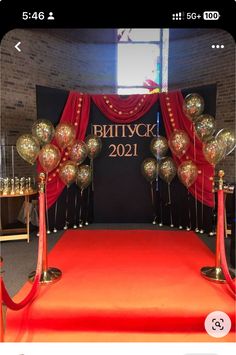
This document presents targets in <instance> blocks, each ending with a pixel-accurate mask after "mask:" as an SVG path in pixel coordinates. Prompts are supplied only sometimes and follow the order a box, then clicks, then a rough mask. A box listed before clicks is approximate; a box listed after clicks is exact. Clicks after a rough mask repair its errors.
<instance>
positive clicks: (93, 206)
mask: <svg viewBox="0 0 236 355" xmlns="http://www.w3.org/2000/svg"><path fill="white" fill-rule="evenodd" d="M190 92H197V93H199V94H200V95H202V97H203V98H204V100H205V111H204V112H206V113H209V114H211V115H213V116H215V106H216V104H215V103H216V86H215V85H208V86H204V87H197V88H191V89H184V90H182V93H183V95H184V96H185V95H186V94H188V93H190ZM68 94H69V92H68V91H65V90H60V89H54V88H48V87H43V86H37V87H36V99H37V117H38V119H39V118H45V119H49V120H50V121H51V122H52V123H53V124H54V125H57V124H58V122H59V120H60V116H61V114H62V112H63V109H64V106H65V103H66V100H67V97H68ZM158 111H159V104H158V103H157V104H155V105H154V106H153V107H152V108H151V110H150V111H149V112H148V113H147V114H146V115H145V116H143V117H142V118H141V119H140V120H138V121H136V122H135V123H137V124H138V123H139V122H142V123H149V124H151V123H156V118H157V112H158ZM94 124H101V125H102V124H112V122H111V121H109V120H108V119H107V118H106V117H104V115H103V114H102V113H101V112H100V110H99V109H98V108H97V107H96V106H95V104H93V103H92V104H91V111H90V121H89V126H88V131H87V134H89V133H91V129H92V125H94ZM159 133H160V134H161V135H163V136H166V133H165V128H164V125H163V121H162V117H161V112H160V127H159ZM120 139H121V138H103V139H102V143H103V148H102V152H101V154H100V155H99V156H98V157H97V158H96V159H95V160H94V192H92V191H91V189H90V196H89V199H90V204H89V206H90V208H89V210H88V209H87V208H86V206H87V197H88V196H87V194H88V189H87V191H86V192H85V195H84V196H83V201H82V203H83V205H82V214H83V218H86V216H85V215H86V214H88V216H89V221H90V222H98V223H100V222H101V223H151V222H152V220H153V208H152V204H151V190H150V184H149V183H147V181H146V180H145V179H144V178H143V176H142V175H141V171H140V166H141V162H142V160H143V159H144V158H146V157H151V156H152V155H151V153H150V150H149V145H150V141H151V139H152V137H149V138H146V137H145V138H140V137H137V136H135V138H129V141H128V142H129V143H132V142H134V141H135V142H137V143H138V150H139V151H138V156H137V157H135V158H133V157H132V158H128V159H127V158H126V157H119V158H113V159H112V158H110V157H108V149H109V145H110V144H111V143H115V144H117V143H118V141H120ZM132 139H133V141H132ZM122 143H123V141H122ZM85 163H87V164H89V161H86V162H85ZM153 187H154V193H155V204H156V206H155V208H156V212H157V221H158V222H160V221H161V220H162V222H163V223H164V224H166V225H169V224H170V208H171V211H172V215H173V223H174V225H175V226H177V227H178V226H179V225H182V226H183V227H186V226H187V225H189V215H190V217H191V227H192V229H194V228H195V227H196V218H195V216H196V209H195V200H194V198H193V197H192V196H191V195H190V200H189V202H188V199H187V190H186V188H185V187H184V186H183V185H182V184H181V183H180V182H179V180H178V178H177V177H175V179H174V180H173V182H172V183H171V199H172V204H171V207H170V206H169V205H168V204H167V201H168V196H167V195H168V191H167V184H166V183H165V182H163V181H162V180H161V179H158V184H157V186H156V184H155V186H153ZM76 194H77V198H78V204H77V208H76V209H75V195H76ZM66 195H67V191H66V189H64V191H63V193H62V194H61V196H60V197H59V199H58V202H57V209H56V203H55V204H54V206H52V207H51V208H50V209H49V225H50V229H51V230H52V229H53V228H54V227H56V228H57V229H62V228H63V226H64V224H65V213H66V209H67V207H66ZM68 201H69V202H68V205H67V206H68V220H69V223H70V226H73V225H74V224H75V221H76V224H77V225H78V215H79V209H80V203H81V199H80V193H79V189H78V187H77V186H76V185H75V184H73V185H72V186H71V187H70V189H69V192H68ZM197 206H198V227H199V228H203V229H204V230H205V231H206V232H209V231H211V230H212V223H213V221H214V217H213V210H212V209H211V208H209V207H207V206H204V209H203V212H204V219H203V223H202V219H201V214H202V207H201V203H200V202H198V203H197ZM161 211H162V213H161ZM55 212H56V213H55Z"/></svg>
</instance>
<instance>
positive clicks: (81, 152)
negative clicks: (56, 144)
mask: <svg viewBox="0 0 236 355" xmlns="http://www.w3.org/2000/svg"><path fill="white" fill-rule="evenodd" d="M68 148H69V157H70V159H71V160H73V161H75V162H76V163H77V164H78V165H79V164H82V163H83V161H84V160H85V159H86V158H87V155H88V149H87V146H86V144H85V143H84V142H82V141H77V142H75V143H74V144H73V145H72V146H70V147H68Z"/></svg>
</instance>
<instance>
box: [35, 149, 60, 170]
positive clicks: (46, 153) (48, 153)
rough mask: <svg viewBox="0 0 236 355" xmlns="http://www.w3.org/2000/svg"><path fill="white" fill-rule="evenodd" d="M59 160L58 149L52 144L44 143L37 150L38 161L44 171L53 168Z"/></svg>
mask: <svg viewBox="0 0 236 355" xmlns="http://www.w3.org/2000/svg"><path fill="white" fill-rule="evenodd" d="M60 160H61V153H60V150H59V149H58V148H57V147H56V146H55V145H54V144H51V143H49V144H45V145H44V146H43V147H42V149H41V150H40V152H39V161H40V164H41V166H42V168H43V170H44V171H45V172H46V173H50V171H52V170H53V169H55V168H56V167H57V165H58V164H59V162H60Z"/></svg>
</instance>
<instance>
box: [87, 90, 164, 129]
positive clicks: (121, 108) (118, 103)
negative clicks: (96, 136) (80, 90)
mask: <svg viewBox="0 0 236 355" xmlns="http://www.w3.org/2000/svg"><path fill="white" fill-rule="evenodd" d="M92 100H93V101H94V103H95V104H96V106H97V107H98V108H99V110H100V111H101V112H102V113H103V114H104V115H105V116H106V117H107V118H109V119H110V120H111V121H112V122H114V123H130V122H133V121H136V120H138V119H139V118H140V117H142V116H143V115H145V113H146V112H148V111H149V110H150V108H151V107H152V106H153V104H154V103H155V102H156V101H157V100H158V94H153V95H148V94H147V95H146V94H144V95H130V96H129V97H127V98H121V97H120V96H119V95H92Z"/></svg>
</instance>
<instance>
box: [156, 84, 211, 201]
mask: <svg viewBox="0 0 236 355" xmlns="http://www.w3.org/2000/svg"><path fill="white" fill-rule="evenodd" d="M159 97H160V105H161V112H162V116H163V120H164V125H165V129H166V134H167V138H168V139H169V137H170V135H171V133H172V132H173V131H174V130H175V129H182V130H184V131H185V132H186V133H187V134H188V136H189V138H190V147H189V149H188V150H187V152H186V154H184V155H183V156H182V157H181V158H178V157H176V156H173V158H174V160H175V162H176V164H177V166H178V165H179V164H181V163H182V162H183V161H185V160H192V161H193V162H194V163H195V164H196V165H197V167H198V177H197V180H196V182H195V184H193V185H192V186H191V187H190V188H189V191H190V192H191V193H192V195H194V196H195V192H196V198H197V199H198V200H199V201H202V200H203V203H204V204H205V205H207V206H210V207H213V206H214V194H213V193H212V188H213V178H214V167H213V166H212V165H210V164H209V163H208V162H207V161H206V159H205V157H204V155H203V152H202V142H201V141H200V140H199V139H198V138H197V136H196V135H195V137H194V128H193V124H192V122H191V121H190V120H189V119H188V118H187V117H186V116H185V114H184V113H183V110H182V107H183V101H184V99H183V96H182V93H181V92H180V91H174V92H169V93H162V94H160V95H159ZM194 143H195V149H194ZM202 187H203V191H204V194H203V193H202Z"/></svg>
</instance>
